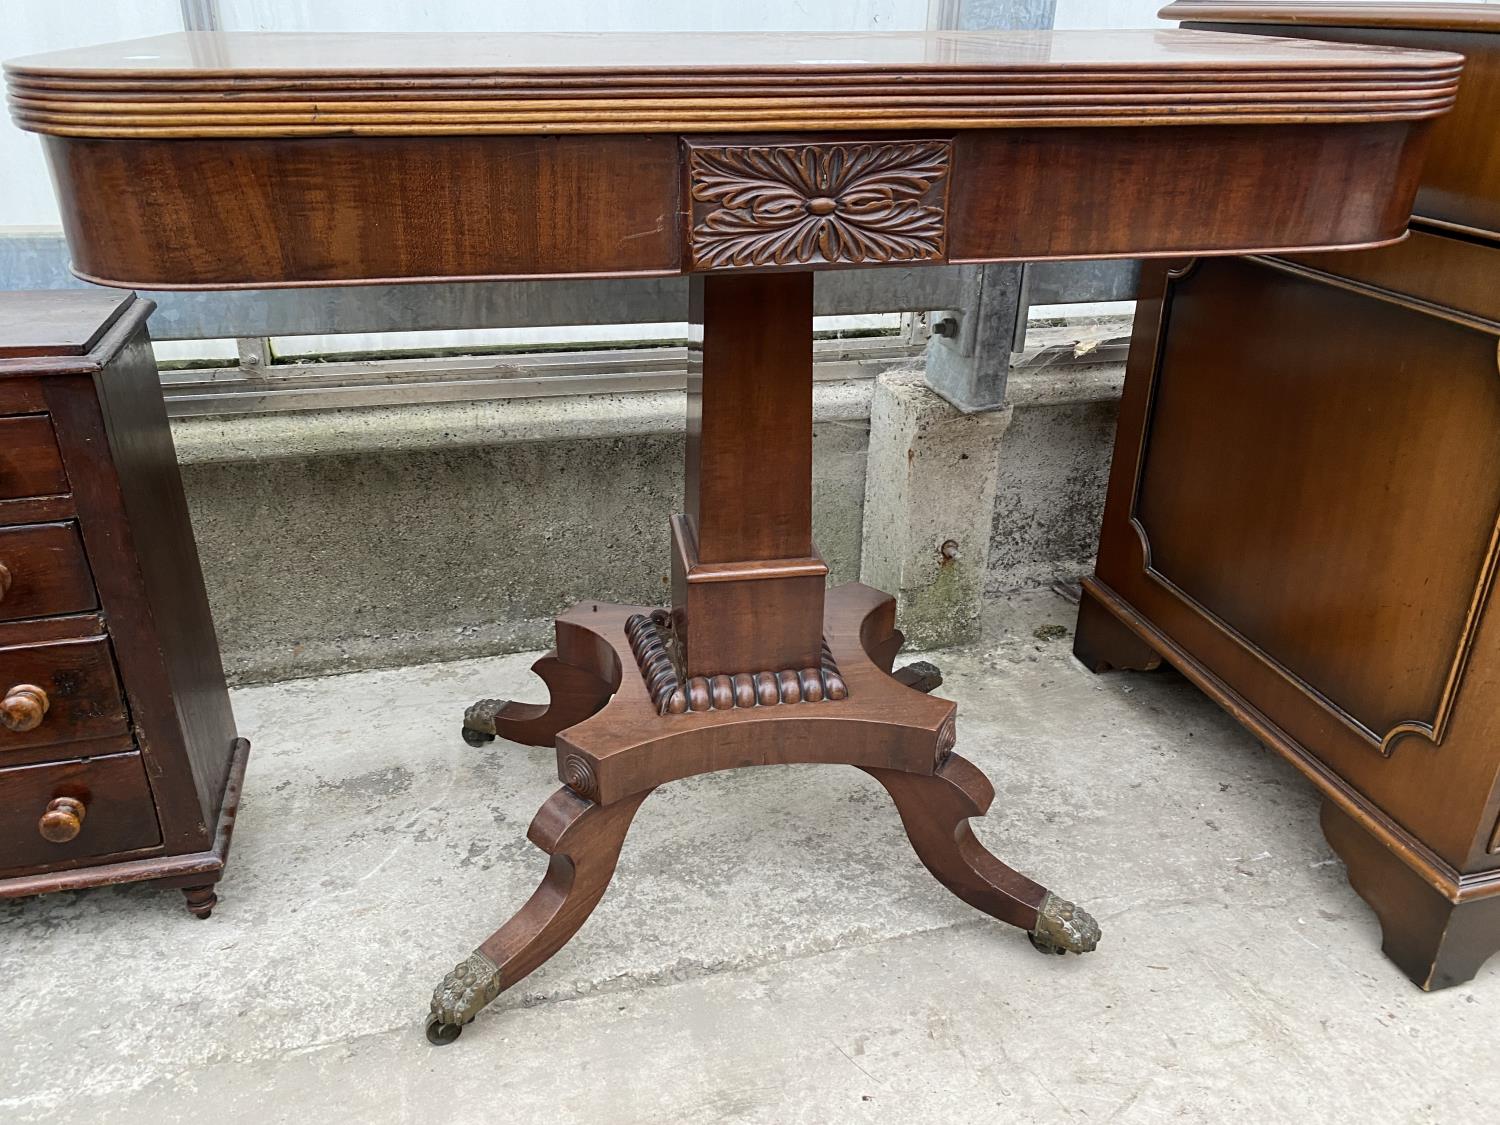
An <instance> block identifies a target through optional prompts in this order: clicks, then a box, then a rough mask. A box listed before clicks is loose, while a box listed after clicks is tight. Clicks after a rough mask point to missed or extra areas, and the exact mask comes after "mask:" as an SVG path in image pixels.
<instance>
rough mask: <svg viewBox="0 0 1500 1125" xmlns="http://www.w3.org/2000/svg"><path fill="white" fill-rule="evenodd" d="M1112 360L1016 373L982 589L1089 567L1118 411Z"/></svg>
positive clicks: (1017, 585)
mask: <svg viewBox="0 0 1500 1125" xmlns="http://www.w3.org/2000/svg"><path fill="white" fill-rule="evenodd" d="M1123 369H1124V365H1123V364H1120V363H1111V364H1097V365H1077V366H1071V367H1068V368H1065V369H1063V370H1052V369H1047V370H1042V371H1035V372H1021V371H1017V372H1014V373H1013V374H1012V375H1011V379H1010V387H1009V395H1010V402H1011V404H1012V406H1013V407H1014V409H1015V415H1014V417H1013V418H1012V420H1011V424H1010V429H1009V431H1007V433H1006V435H1005V448H1004V451H1003V453H1002V455H1001V457H1000V466H999V474H998V477H997V480H996V485H995V509H994V526H993V534H992V536H991V539H990V551H989V564H988V571H989V573H988V576H987V578H986V580H985V582H986V586H985V589H986V592H987V593H989V594H997V593H1000V592H1003V591H1010V590H1023V589H1028V588H1034V587H1037V586H1048V585H1051V584H1052V583H1053V582H1057V581H1069V582H1070V581H1073V580H1074V579H1076V578H1078V577H1079V576H1080V575H1083V574H1089V573H1092V571H1093V569H1094V553H1095V551H1096V550H1097V547H1098V541H1099V525H1100V522H1101V520H1102V519H1103V515H1104V494H1105V490H1106V488H1107V487H1108V484H1109V462H1110V452H1111V450H1112V448H1113V446H1114V440H1115V420H1116V418H1117V417H1118V415H1119V405H1120V404H1119V397H1120V386H1121V381H1122V379H1123V377H1124V370H1123Z"/></svg>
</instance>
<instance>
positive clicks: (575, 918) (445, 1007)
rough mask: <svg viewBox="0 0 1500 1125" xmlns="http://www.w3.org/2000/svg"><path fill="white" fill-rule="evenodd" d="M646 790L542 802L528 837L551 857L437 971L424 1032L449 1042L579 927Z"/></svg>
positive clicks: (565, 794)
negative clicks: (469, 944) (485, 929)
mask: <svg viewBox="0 0 1500 1125" xmlns="http://www.w3.org/2000/svg"><path fill="white" fill-rule="evenodd" d="M648 793H649V790H648V791H647V793H638V794H636V795H635V796H633V797H628V798H626V799H625V800H623V801H618V802H616V803H615V804H612V805H596V804H594V803H593V802H592V801H588V800H585V799H584V798H582V797H580V796H579V795H578V794H577V793H575V792H573V790H571V789H560V790H558V791H557V792H556V793H554V794H553V795H552V798H551V799H550V800H549V801H548V802H547V803H546V804H545V805H543V806H542V809H541V811H540V812H538V813H537V814H536V819H535V820H533V821H532V822H531V828H530V830H529V831H528V832H527V836H528V837H529V838H530V840H531V842H532V843H534V844H535V845H536V846H537V847H539V848H541V849H542V851H544V852H546V853H547V854H548V855H550V856H551V857H552V860H551V862H550V863H549V864H548V865H547V874H546V877H545V878H543V880H542V884H541V886H539V887H538V888H537V889H536V891H535V893H533V894H532V896H531V898H530V899H528V900H527V902H526V905H525V906H523V907H521V909H520V910H519V911H518V912H517V913H516V914H515V916H514V917H512V918H511V919H510V921H508V922H506V923H505V925H503V926H501V927H500V928H499V929H498V930H496V931H495V932H494V933H493V934H491V935H490V936H489V937H488V938H486V939H485V940H484V941H483V942H482V943H480V945H479V948H478V949H476V950H474V952H473V953H471V954H469V957H468V959H467V960H465V961H462V962H460V963H459V964H458V965H457V966H456V967H455V968H454V969H453V971H452V972H450V973H449V974H448V975H447V976H446V977H444V978H443V981H442V983H441V984H439V985H438V987H437V991H436V992H434V993H433V996H432V1011H431V1014H430V1015H429V1016H428V1020H427V1038H428V1039H430V1040H431V1041H432V1042H433V1043H436V1044H439V1045H441V1044H445V1043H451V1042H453V1040H455V1039H457V1038H458V1036H459V1033H460V1031H462V1029H463V1026H464V1025H465V1024H466V1023H469V1022H470V1021H471V1020H473V1018H474V1017H475V1016H476V1015H478V1014H479V1012H480V1010H481V1009H483V1008H484V1006H485V1005H486V1004H488V1003H490V1001H492V1000H494V999H495V997H497V996H499V995H500V993H502V992H504V991H505V990H506V989H507V988H509V987H511V986H512V985H513V984H515V983H516V982H517V981H519V980H522V979H523V978H524V977H526V976H527V974H529V973H531V972H532V970H534V969H536V968H537V967H538V966H539V965H541V964H542V963H544V962H545V961H546V960H547V959H548V958H549V957H551V956H552V955H553V954H554V953H556V952H557V951H558V950H559V949H561V948H562V947H563V946H564V945H565V944H567V941H568V939H569V938H571V937H572V936H573V935H574V934H575V933H577V932H578V929H579V927H580V926H582V925H583V923H584V922H585V921H587V920H588V916H589V915H590V914H591V913H593V910H594V907H595V906H597V905H598V904H599V900H600V899H601V898H603V897H604V892H605V890H606V888H608V886H609V881H610V879H611V878H612V877H613V876H614V873H615V864H616V862H618V860H619V858H620V848H621V846H622V845H623V844H624V843H625V833H626V832H628V831H629V830H630V822H631V820H632V818H634V816H635V811H636V809H638V808H640V806H641V802H642V801H644V800H645V799H646V797H647V795H648Z"/></svg>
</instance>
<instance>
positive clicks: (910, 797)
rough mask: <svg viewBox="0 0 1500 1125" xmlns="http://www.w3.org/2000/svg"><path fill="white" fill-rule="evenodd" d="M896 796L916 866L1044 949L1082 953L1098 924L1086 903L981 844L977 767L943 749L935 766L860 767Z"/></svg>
mask: <svg viewBox="0 0 1500 1125" xmlns="http://www.w3.org/2000/svg"><path fill="white" fill-rule="evenodd" d="M865 772H866V773H868V774H869V775H870V776H871V777H873V778H874V779H875V780H876V781H878V782H880V784H882V785H884V786H885V788H886V791H887V792H888V793H890V795H891V798H892V799H893V800H894V801H895V802H896V809H897V811H898V812H899V813H900V814H901V823H902V824H903V825H905V827H906V835H907V836H908V838H910V840H911V845H912V847H913V848H914V849H916V853H917V857H918V858H919V859H920V860H921V861H922V864H923V866H925V867H926V868H927V870H928V871H930V872H932V874H933V876H934V877H935V878H936V879H937V881H938V882H940V883H942V884H943V886H945V887H947V888H948V889H949V890H950V891H952V892H953V893H954V894H956V895H957V896H958V897H959V898H961V899H963V900H964V901H965V902H967V903H968V904H969V905H970V906H972V907H974V908H975V909H977V910H982V911H984V913H986V914H988V915H989V916H990V917H992V918H998V919H999V920H1000V921H1002V922H1008V923H1010V924H1011V925H1012V926H1019V927H1020V928H1021V929H1023V930H1025V931H1026V932H1027V934H1028V935H1029V936H1030V937H1031V943H1032V944H1033V945H1035V946H1036V947H1037V948H1038V949H1040V950H1042V951H1043V952H1047V953H1065V952H1069V951H1071V952H1073V953H1087V952H1088V951H1089V950H1091V949H1093V948H1094V947H1095V946H1096V945H1098V943H1099V924H1098V923H1097V922H1095V921H1094V919H1093V918H1092V917H1090V916H1089V915H1088V914H1087V913H1086V912H1085V911H1083V910H1081V909H1079V908H1078V907H1076V906H1074V905H1073V904H1072V903H1071V902H1069V901H1067V900H1066V899H1063V898H1059V897H1058V896H1057V895H1054V894H1053V893H1052V892H1051V891H1049V890H1047V888H1046V887H1043V886H1041V885H1039V884H1037V883H1033V882H1032V881H1031V880H1030V879H1028V878H1026V876H1024V875H1022V874H1020V873H1019V872H1017V871H1012V870H1011V869H1010V868H1009V867H1007V866H1006V865H1005V864H1003V863H1001V862H1000V860H998V859H997V858H995V856H993V855H991V854H990V853H989V852H988V851H986V850H985V848H984V845H983V844H981V843H980V842H979V840H978V839H977V838H976V837H975V835H974V832H973V829H971V828H970V827H969V818H970V817H975V816H983V815H984V813H985V810H987V809H988V808H989V806H990V802H991V801H992V800H993V799H994V796H995V791H994V789H993V788H991V786H990V783H989V781H988V780H987V779H986V778H985V776H984V774H982V773H981V772H980V771H979V769H978V767H976V766H975V765H974V764H973V763H971V762H969V761H967V760H965V759H963V758H961V757H959V756H958V755H957V754H950V755H948V757H947V759H946V760H945V761H944V762H943V764H942V765H941V766H940V767H939V768H938V771H937V772H936V773H935V774H931V775H924V774H914V773H902V772H900V771H899V770H885V769H866V770H865Z"/></svg>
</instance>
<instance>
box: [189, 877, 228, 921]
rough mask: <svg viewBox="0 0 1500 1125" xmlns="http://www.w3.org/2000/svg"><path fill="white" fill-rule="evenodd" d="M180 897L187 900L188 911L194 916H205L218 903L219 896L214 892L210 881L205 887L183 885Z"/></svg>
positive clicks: (211, 911)
mask: <svg viewBox="0 0 1500 1125" xmlns="http://www.w3.org/2000/svg"><path fill="white" fill-rule="evenodd" d="M182 897H183V898H185V899H186V900H187V908H188V913H189V914H191V915H192V916H193V917H194V918H207V917H208V916H209V915H210V914H212V913H213V912H214V907H215V906H217V905H218V904H219V896H218V895H217V894H215V893H214V888H213V884H211V883H210V884H209V885H208V886H206V887H183V888H182Z"/></svg>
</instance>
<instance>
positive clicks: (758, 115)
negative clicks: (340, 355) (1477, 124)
mask: <svg viewBox="0 0 1500 1125" xmlns="http://www.w3.org/2000/svg"><path fill="white" fill-rule="evenodd" d="M1060 34H1063V35H1067V34H1069V33H1060ZM1080 34H1084V33H1080ZM1156 34H1157V36H1158V37H1172V36H1183V37H1186V38H1185V39H1184V40H1183V42H1185V43H1187V44H1194V45H1199V46H1198V49H1197V54H1196V56H1195V55H1193V54H1191V53H1190V54H1187V55H1185V56H1184V57H1182V58H1174V57H1173V56H1172V54H1171V52H1170V51H1169V50H1162V51H1161V52H1160V53H1159V54H1156V55H1153V54H1152V53H1151V51H1149V50H1146V49H1143V48H1141V47H1139V46H1137V47H1135V48H1134V51H1135V53H1134V54H1132V53H1131V50H1129V49H1122V50H1121V55H1120V57H1119V58H1118V59H1116V58H1112V57H1110V56H1109V55H1108V53H1107V50H1106V51H1103V52H1102V53H1099V54H1097V55H1093V56H1090V57H1083V58H1077V59H1074V60H1072V61H1066V60H1065V61H1058V60H1055V59H1052V58H1038V59H1034V60H1033V59H1030V58H1026V57H1019V58H1010V59H1006V58H1003V57H1002V58H998V59H996V60H995V61H993V62H989V61H983V60H981V61H978V62H976V61H974V60H972V59H967V58H966V59H963V60H961V61H958V62H955V63H953V64H951V65H946V64H943V63H926V62H912V61H898V62H894V63H880V62H873V63H868V64H856V63H852V62H849V61H848V60H823V61H821V62H810V63H808V64H806V65H799V66H791V65H787V64H786V63H785V62H784V61H773V62H769V63H767V64H765V65H763V66H761V65H744V64H738V63H737V64H735V65H690V64H683V65H666V64H662V63H660V62H652V63H649V64H647V65H642V66H640V67H637V68H633V69H629V68H627V69H621V68H619V67H593V68H588V67H577V68H575V67H569V66H557V67H552V68H546V67H540V66H533V67H522V66H509V67H506V68H494V69H489V70H482V69H480V70H476V69H473V68H464V67H454V68H452V69H435V68H432V67H431V66H426V67H414V68H413V69H410V70H407V69H404V68H401V67H383V68H370V67H367V68H362V69H360V68H349V69H338V68H326V67H325V68H321V69H318V68H311V67H309V66H305V65H301V64H299V65H297V66H288V67H285V68H282V69H275V68H266V67H259V68H245V69H239V70H235V69H224V68H209V67H202V68H198V69H193V70H185V69H182V68H180V67H179V68H176V69H174V68H172V67H170V66H164V67H163V68H162V69H160V70H155V69H149V68H142V69H138V70H129V69H122V68H119V67H116V68H109V67H105V66H100V67H98V68H89V67H82V66H78V65H73V66H60V65H57V64H56V63H53V64H52V65H48V63H47V60H48V59H49V58H55V57H57V56H46V55H43V56H35V57H34V58H33V59H20V60H15V61H14V62H12V63H10V64H7V67H6V74H7V79H8V83H9V88H10V108H11V113H12V116H13V118H14V119H15V121H16V124H17V125H18V126H20V127H21V128H22V129H26V130H29V131H32V132H37V133H45V134H51V135H55V136H63V137H79V138H82V137H99V138H139V139H145V138H163V139H172V138H188V137H319V136H408V135H437V136H442V135H505V134H529V133H682V132H718V133H746V132H774V131H793V130H795V131H813V130H816V131H819V132H850V131H856V130H881V129H891V130H903V131H909V130H916V129H953V130H967V129H997V128H1024V127H1035V126H1048V125H1063V126H1069V125H1078V126H1110V125H1157V124H1299V123H1313V122H1318V123H1344V122H1347V123H1369V122H1377V121H1415V120H1422V119H1425V118H1430V117H1435V116H1437V115H1439V114H1441V113H1443V112H1445V111H1446V110H1447V109H1448V108H1449V107H1450V106H1451V105H1452V104H1453V100H1454V97H1455V95H1456V91H1457V86H1458V79H1459V75H1460V72H1461V68H1462V63H1463V59H1462V56H1460V55H1457V54H1451V53H1446V52H1434V51H1409V50H1403V49H1397V48H1388V47H1357V46H1349V45H1339V46H1338V48H1337V49H1336V50H1334V49H1329V50H1323V51H1317V52H1307V53H1305V54H1304V53H1298V52H1294V51H1291V50H1289V49H1288V47H1289V46H1291V45H1296V46H1298V47H1304V46H1305V45H1306V43H1305V41H1303V40H1295V39H1285V40H1283V39H1277V38H1272V37H1264V36H1256V37H1242V38H1243V39H1244V51H1243V56H1244V57H1243V58H1239V57H1236V55H1235V53H1234V52H1233V51H1224V52H1223V54H1222V55H1220V54H1219V53H1218V52H1219V51H1220V50H1222V49H1223V47H1224V40H1226V39H1227V38H1229V37H1228V36H1225V35H1222V34H1220V33H1216V32H1199V31H1185V32H1170V31H1169V32H1161V33H1156ZM1205 37H1206V38H1205ZM307 38H309V37H300V38H299V39H298V43H299V44H300V45H301V47H302V48H303V50H304V51H305V50H306V46H307V43H306V39H307ZM808 38H809V39H810V40H813V41H816V40H817V38H818V37H816V36H813V37H808ZM876 38H879V37H878V36H876ZM1167 41H1168V42H1170V39H1169V40H1167ZM1206 42H1211V46H1212V49H1209V48H1208V47H1203V46H1201V44H1204V43H1206ZM83 54H85V55H86V54H87V52H83ZM61 57H63V58H66V57H68V53H62V55H61Z"/></svg>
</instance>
